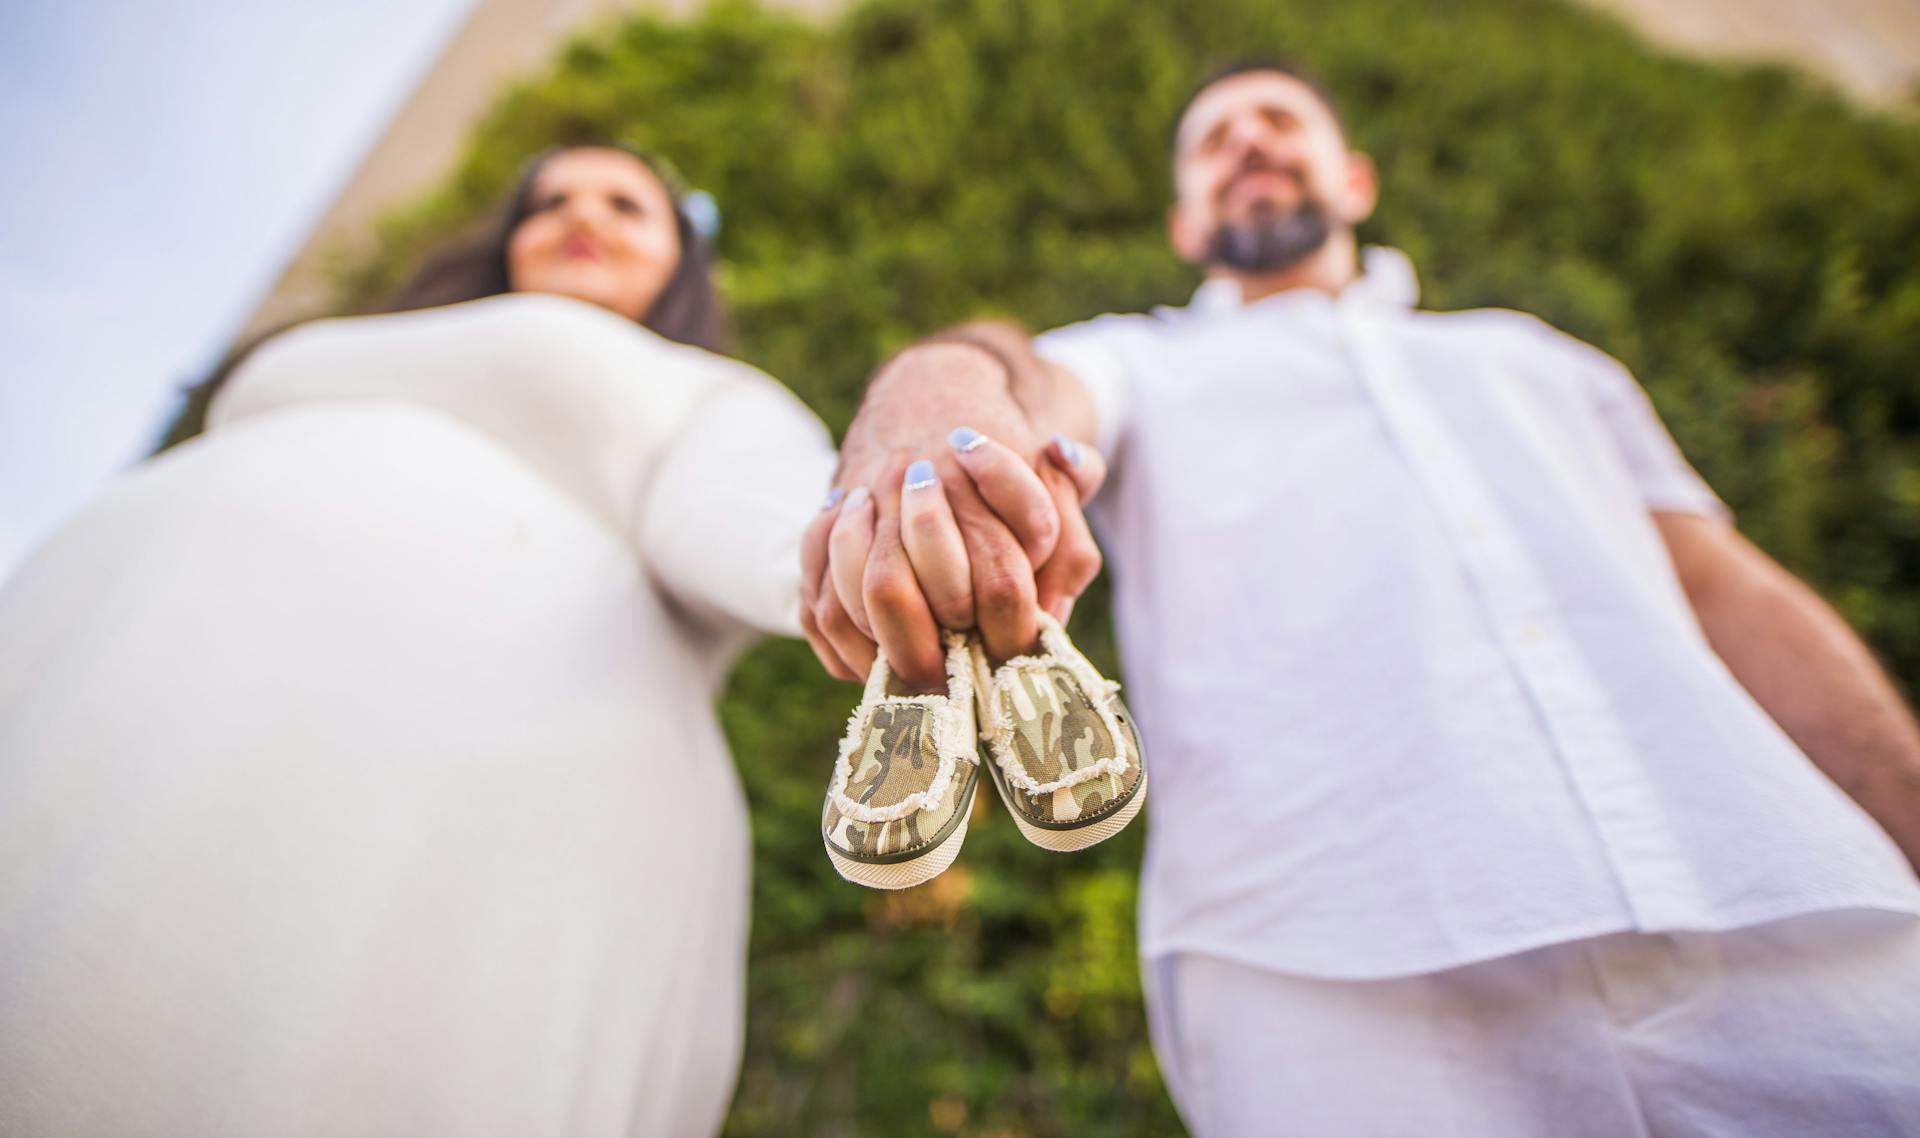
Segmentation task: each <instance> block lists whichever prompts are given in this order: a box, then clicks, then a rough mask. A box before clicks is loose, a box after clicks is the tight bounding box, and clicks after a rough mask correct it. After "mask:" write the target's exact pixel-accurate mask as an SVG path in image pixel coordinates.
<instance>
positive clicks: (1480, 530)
mask: <svg viewBox="0 0 1920 1138" xmlns="http://www.w3.org/2000/svg"><path fill="white" fill-rule="evenodd" d="M1467 532H1468V533H1469V534H1471V535H1473V536H1474V537H1485V536H1487V519H1486V517H1485V516H1484V515H1482V514H1473V515H1470V516H1469V517H1468V518H1467Z"/></svg>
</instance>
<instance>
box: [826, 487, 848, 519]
mask: <svg viewBox="0 0 1920 1138" xmlns="http://www.w3.org/2000/svg"><path fill="white" fill-rule="evenodd" d="M845 493H846V491H845V490H842V489H840V487H838V486H835V487H834V488H833V489H831V490H829V491H827V500H826V501H824V502H822V503H820V512H821V513H823V514H824V513H826V512H827V511H828V510H831V509H833V508H834V507H835V506H837V505H839V504H840V497H841V495H843V494H845Z"/></svg>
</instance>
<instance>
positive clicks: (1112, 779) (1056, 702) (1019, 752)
mask: <svg viewBox="0 0 1920 1138" xmlns="http://www.w3.org/2000/svg"><path fill="white" fill-rule="evenodd" d="M1004 679H1005V682H1004V683H1003V685H1002V691H1001V702H1002V706H1003V707H1006V708H1007V709H1009V710H1011V711H1012V712H1013V757H1014V758H1015V759H1016V760H1018V762H1019V764H1020V766H1021V767H1023V768H1025V770H1026V772H1027V775H1028V777H1030V778H1032V779H1033V781H1035V782H1037V783H1049V782H1055V781H1057V780H1059V779H1061V778H1064V777H1066V774H1067V772H1069V771H1076V770H1080V769H1082V768H1083V767H1088V766H1092V765H1093V764H1094V763H1097V762H1099V761H1100V760H1102V759H1107V758H1112V757H1113V756H1114V754H1115V751H1114V739H1113V735H1112V733H1110V732H1109V731H1108V730H1107V725H1106V723H1104V722H1103V721H1102V720H1101V718H1100V715H1099V713H1098V712H1097V711H1095V710H1094V705H1093V703H1092V702H1091V700H1090V699H1089V698H1088V693H1086V692H1085V691H1083V690H1082V689H1081V687H1080V681H1079V680H1078V679H1076V678H1075V677H1074V674H1073V673H1072V672H1070V671H1068V670H1067V668H1066V667H1064V666H1062V665H1059V664H1054V665H1052V666H1050V667H1048V668H1047V669H1045V670H1044V671H1043V670H1041V669H1039V668H1016V669H1012V670H1010V671H1009V672H1008V673H1007V674H1006V675H1005V676H1004ZM1106 699H1107V700H1108V704H1107V706H1108V707H1109V708H1111V709H1112V711H1113V713H1114V717H1115V718H1116V719H1118V720H1119V721H1120V730H1121V733H1122V735H1124V736H1125V738H1123V739H1122V740H1120V745H1121V746H1124V747H1126V748H1127V752H1126V754H1127V769H1126V770H1125V771H1124V772H1122V773H1120V774H1107V775H1104V776H1102V777H1100V778H1092V779H1088V780H1087V781H1085V782H1082V783H1078V784H1076V785H1074V786H1069V787H1063V788H1061V789H1059V790H1056V791H1053V792H1052V793H1049V794H1043V795H1032V794H1028V793H1027V792H1026V791H1024V790H1021V789H1020V788H1019V787H1016V786H1011V785H1009V786H1008V787H1007V790H1008V791H1010V792H1011V793H1010V794H1009V797H1010V798H1011V799H1012V800H1013V802H1014V805H1015V808H1016V809H1018V810H1019V811H1020V812H1021V813H1023V814H1025V815H1026V816H1027V817H1028V818H1029V819H1030V820H1032V821H1036V822H1077V821H1081V820H1083V819H1092V818H1095V817H1098V816H1099V815H1100V814H1102V813H1103V812H1104V811H1105V810H1106V809H1107V808H1108V807H1110V806H1111V805H1113V804H1114V803H1115V802H1118V801H1120V800H1122V799H1124V798H1126V797H1127V795H1128V794H1129V793H1130V792H1131V791H1132V790H1133V787H1134V784H1136V783H1138V782H1139V781H1140V741H1139V739H1138V738H1137V737H1135V735H1134V733H1133V722H1132V718H1131V717H1130V716H1129V715H1128V714H1127V708H1126V705H1125V704H1123V703H1121V702H1120V697H1119V696H1118V695H1112V696H1106Z"/></svg>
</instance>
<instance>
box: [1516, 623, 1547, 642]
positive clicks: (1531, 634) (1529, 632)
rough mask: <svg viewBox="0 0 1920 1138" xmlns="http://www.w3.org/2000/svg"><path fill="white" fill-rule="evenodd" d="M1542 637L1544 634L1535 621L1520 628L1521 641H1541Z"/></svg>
mask: <svg viewBox="0 0 1920 1138" xmlns="http://www.w3.org/2000/svg"><path fill="white" fill-rule="evenodd" d="M1542 635H1543V634H1542V632H1541V630H1540V626H1539V625H1538V624H1535V623H1534V622H1533V621H1528V622H1527V623H1525V624H1523V625H1521V626H1520V639H1522V640H1525V641H1527V642H1529V643H1531V642H1533V641H1535V640H1538V639H1540V637H1541V636H1542Z"/></svg>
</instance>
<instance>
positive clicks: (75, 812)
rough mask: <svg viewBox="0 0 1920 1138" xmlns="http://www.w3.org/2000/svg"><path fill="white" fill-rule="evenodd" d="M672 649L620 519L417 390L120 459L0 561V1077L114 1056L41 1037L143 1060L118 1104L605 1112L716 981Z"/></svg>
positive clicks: (737, 918)
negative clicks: (131, 467) (152, 1091)
mask: <svg viewBox="0 0 1920 1138" xmlns="http://www.w3.org/2000/svg"><path fill="white" fill-rule="evenodd" d="M704 672H705V668H704V667H703V666H702V662H701V661H700V660H699V658H698V655H697V651H696V650H695V649H694V648H692V647H691V646H690V644H689V642H688V641H687V640H686V639H684V636H683V633H682V632H681V631H680V629H679V627H678V625H677V624H676V622H675V619H674V617H673V616H672V614H671V612H670V610H669V609H668V608H667V607H666V606H664V605H663V604H662V603H661V601H660V599H659V597H658V595H657V593H656V591H655V589H654V588H653V587H652V586H651V584H650V583H649V581H648V578H647V576H646V574H645V572H644V567H643V566H641V565H640V564H638V562H637V561H636V559H635V557H634V554H633V552H632V550H631V547H630V546H628V545H627V544H626V543H625V542H624V541H622V540H621V539H620V537H619V536H618V535H615V534H613V533H612V532H610V531H609V530H608V529H606V528H605V526H604V525H603V524H602V523H600V522H598V521H596V520H594V519H593V518H591V517H590V516H588V515H587V514H585V513H584V512H582V511H581V510H579V509H578V508H577V507H576V506H575V505H573V503H572V501H571V500H570V499H568V498H567V497H565V496H564V495H562V494H560V493H559V492H558V491H556V490H554V489H552V488H551V487H550V486H549V485H548V484H546V483H545V482H543V481H542V480H541V479H540V478H539V477H538V476H537V475H535V474H533V473H532V472H531V470H530V469H529V468H527V467H525V466H523V465H522V464H521V463H520V462H519V461H518V460H517V459H515V458H513V457H512V456H511V455H510V454H508V453H507V452H505V451H503V450H501V449H499V448H497V447H495V446H494V445H493V444H492V443H490V442H489V441H488V440H487V439H485V438H484V437H482V436H479V435H477V434H475V433H473V432H471V431H469V430H468V429H466V428H464V427H462V426H460V425H459V424H458V423H457V422H455V421H453V420H451V419H447V418H444V417H442V416H440V415H438V414H437V413H434V412H430V411H422V410H416V409H410V408H407V407H404V406H400V405H397V404H394V405H380V404H373V403H368V404H360V405H353V406H342V407H315V408H306V409H295V410H289V411H284V412H279V413H275V414H272V415H267V416H262V417H260V418H258V419H255V420H251V421H248V422H244V423H242V424H239V425H236V426H234V427H231V428H228V429H226V430H223V431H219V432H216V433H215V434H213V435H210V436H208V437H207V438H205V439H204V440H202V441H201V442H199V443H197V444H195V445H192V446H190V447H188V448H183V449H182V450H181V451H179V452H176V453H174V454H173V455H170V456H167V457H166V458H164V459H162V460H160V461H158V462H156V463H154V464H152V465H151V466H149V467H147V468H144V469H142V470H140V471H137V472H135V473H134V474H133V475H131V476H130V477H129V478H128V479H127V480H126V481H125V482H123V483H122V484H121V485H120V486H118V487H117V488H116V489H115V490H114V491H113V492H111V493H110V494H109V495H108V496H106V497H105V498H104V499H103V500H102V501H101V502H99V503H98V504H97V505H96V506H95V507H94V508H92V509H90V510H89V511H87V512H86V513H84V514H83V515H81V516H80V517H79V518H77V519H76V520H75V521H74V522H73V523H72V524H70V525H69V526H68V527H66V528H65V529H64V530H63V531H62V532H61V533H60V534H59V535H57V536H56V538H55V539H54V540H53V541H52V542H51V543H49V544H48V545H47V546H46V547H45V548H43V549H42V550H41V551H40V552H39V553H38V554H36V555H35V556H34V557H33V558H31V559H30V560H29V561H28V563H27V564H25V565H23V566H22V567H21V569H20V570H19V571H18V572H17V573H16V574H15V576H14V577H13V578H12V579H11V580H9V581H8V582H7V584H6V586H5V588H4V589H3V590H0V959H4V960H6V962H7V969H6V970H5V971H4V972H0V1024H4V1025H6V1026H0V1069H6V1070H9V1071H11V1072H12V1074H11V1075H9V1076H7V1079H8V1080H9V1081H12V1080H25V1082H22V1083H20V1086H19V1087H15V1088H14V1089H15V1090H18V1089H20V1087H24V1086H29V1085H33V1086H34V1089H35V1092H36V1093H37V1094H39V1095H40V1096H41V1098H40V1099H39V1100H38V1101H42V1102H46V1103H49V1104H51V1106H50V1109H57V1107H58V1105H59V1103H60V1101H61V1099H60V1092H59V1090H58V1088H60V1087H62V1086H69V1087H73V1088H74V1094H75V1095H76V1096H77V1097H76V1098H75V1100H74V1101H75V1104H76V1109H78V1104H79V1103H80V1102H81V1101H82V1100H84V1101H85V1102H87V1103H91V1104H93V1105H92V1106H89V1107H88V1108H87V1109H90V1110H92V1109H98V1104H99V1103H100V1102H102V1101H107V1100H109V1099H110V1098H111V1095H110V1094H109V1093H107V1092H110V1090H111V1088H112V1085H113V1082H114V1080H115V1079H117V1078H120V1077H122V1075H123V1074H125V1072H126V1071H127V1070H129V1069H130V1068H128V1067H127V1065H126V1064H124V1063H123V1064H121V1065H120V1066H121V1071H120V1072H116V1071H114V1070H110V1069H95V1068H94V1067H93V1066H92V1065H90V1064H86V1063H79V1062H75V1061H74V1058H73V1057H74V1056H75V1055H81V1054H98V1055H101V1056H109V1055H117V1056H121V1057H123V1058H125V1059H127V1061H128V1062H129V1063H131V1064H132V1066H133V1068H138V1067H139V1066H140V1065H141V1064H153V1065H157V1068H156V1069H155V1070H154V1071H149V1072H147V1073H144V1074H141V1075H140V1076H139V1081H140V1082H141V1084H142V1085H143V1086H149V1087H154V1086H157V1087H162V1088H169V1089H166V1090H165V1091H164V1092H163V1093H161V1094H160V1097H159V1100H157V1101H147V1102H142V1103H140V1104H139V1109H140V1111H142V1112H143V1113H141V1114H140V1118H141V1119H142V1120H143V1121H142V1122H141V1126H142V1129H141V1131H140V1132H146V1130H147V1129H149V1128H151V1127H153V1126H160V1127H162V1128H164V1127H165V1126H166V1125H168V1124H169V1123H168V1119H169V1118H171V1121H172V1122H173V1123H178V1124H179V1125H181V1126H187V1127H189V1128H191V1127H192V1126H194V1125H197V1124H198V1123H199V1122H200V1121H203V1120H204V1118H203V1116H201V1115H197V1114H196V1113H195V1111H197V1110H201V1109H213V1108H215V1107H216V1106H217V1108H218V1109H219V1110H220V1111H221V1112H223V1113H221V1114H219V1115H218V1117H220V1118H223V1119H227V1120H228V1121H234V1120H238V1119H244V1120H246V1125H247V1126H251V1127H253V1128H254V1129H255V1130H256V1131H257V1132H268V1131H272V1132H279V1133H294V1132H299V1131H301V1130H302V1125H301V1124H300V1122H299V1120H298V1119H297V1118H296V1117H294V1116H292V1115H288V1114H286V1113H285V1112H288V1111H292V1112H295V1113H296V1114H297V1112H298V1111H300V1110H302V1109H308V1108H313V1109H321V1110H335V1109H338V1108H339V1107H340V1106H341V1105H342V1104H341V1103H340V1102H338V1101H337V1100H336V1099H335V1098H334V1095H335V1093H337V1088H339V1087H341V1086H351V1087H353V1088H355V1090H354V1092H353V1093H354V1096H355V1097H356V1098H358V1099H362V1100H364V1101H367V1102H369V1103H371V1104H373V1105H372V1106H371V1107H370V1108H369V1109H374V1110H386V1109H389V1108H390V1109H391V1110H392V1111H393V1112H395V1113H393V1114H391V1116H386V1115H382V1116H381V1117H380V1118H374V1117H369V1118H367V1119H365V1120H364V1121H366V1122H367V1123H368V1124H369V1125H374V1124H375V1123H377V1122H380V1121H381V1120H382V1119H385V1120H386V1121H391V1122H394V1123H396V1124H397V1125H401V1126H402V1127H403V1128H404V1126H409V1125H411V1126H429V1127H430V1128H436V1129H438V1132H447V1133H452V1132H462V1133H466V1132H476V1133H477V1132H487V1133H494V1132H498V1133H547V1132H552V1130H553V1128H554V1127H555V1126H557V1125H558V1123H557V1121H556V1120H558V1119H562V1118H566V1117H568V1116H569V1113H570V1112H571V1114H572V1116H573V1117H574V1119H575V1121H576V1122H577V1121H578V1120H579V1113H580V1111H582V1110H583V1109H584V1110H587V1111H589V1112H591V1111H592V1110H594V1109H595V1108H594V1107H593V1106H592V1105H591V1104H594V1103H603V1104H604V1105H605V1109H606V1110H608V1111H609V1112H610V1116H618V1115H619V1112H620V1111H622V1110H626V1111H630V1110H631V1109H632V1089H633V1088H632V1080H633V1078H634V1077H635V1074H634V1073H635V1072H636V1071H638V1070H644V1069H646V1068H647V1065H648V1064H659V1063H667V1062H669V1061H670V1056H668V1055H665V1054H654V1053H652V1047H653V1044H651V1043H650V1042H649V1041H650V1040H653V1039H655V1038H656V1037H657V1036H658V1035H659V1034H661V1033H663V1032H664V1033H666V1034H667V1035H669V1036H671V1035H673V1034H674V1033H675V1032H676V1029H677V1028H678V1027H679V1026H680V1020H681V1019H682V1018H684V1017H682V1016H679V1015H676V1014H674V1013H673V1011H672V1009H673V1008H675V1007H685V1008H687V1009H688V1010H687V1011H686V1013H685V1015H686V1017H692V1016H694V1015H695V1014H696V1013H695V1011H694V1010H692V1009H694V1008H698V1007H699V1006H700V1005H701V1004H702V1003H703V1002H704V1003H705V1004H706V1005H707V1006H706V1009H705V1010H704V1011H700V1012H699V1013H698V1014H699V1015H700V1016H703V1017H706V1018H709V1019H711V1018H712V1017H713V1013H714V1011H715V1010H716V1009H717V1010H718V1011H719V1013H720V1014H719V1017H718V1018H719V1020H720V1021H721V1022H722V1024H723V1025H724V1024H725V1023H727V1022H730V1021H729V1020H728V1017H727V1014H726V1009H727V1008H728V1006H729V1005H730V1004H731V1005H736V1006H737V1001H738V995H737V987H738V983H739V977H738V973H739V965H740V958H741V954H742V953H743V951H744V935H745V904H746V892H745V890H746V872H747V868H746V867H747V849H746V841H747V839H746V829H745V819H744V804H743V802H742V800H741V797H740V794H739V790H738V787H737V783H736V781H735V778H734V775H733V772H732V769H731V766H730V764H729V763H728V761H727V756H726V754H725V751H724V748H723V746H722V743H721V740H720V736H719V734H718V730H717V727H716V725H715V723H714V720H713V717H712V714H711V712H710V709H709V707H708V696H707V694H706V689H705V683H704ZM676 1001H677V1002H676ZM734 1018H735V1019H737V1016H736V1017H734ZM642 1024H654V1025H656V1027H657V1030H653V1031H648V1030H639V1028H638V1026H637V1025H642ZM709 1034H711V1032H709ZM721 1034H722V1036H723V1038H721V1039H720V1041H719V1042H718V1043H717V1044H715V1045H714V1050H715V1051H716V1053H724V1054H725V1055H726V1056H728V1058H727V1060H726V1062H725V1063H722V1064H721V1066H726V1067H727V1069H726V1076H727V1078H728V1079H729V1080H730V1077H731V1068H730V1066H727V1064H728V1063H730V1062H731V1058H730V1056H731V1050H730V1049H731V1048H732V1047H734V1046H737V1040H734V1041H731V1042H730V1040H733V1037H731V1036H728V1035H726V1032H725V1031H724V1030H722V1033H721ZM690 1042H692V1041H690V1040H687V1039H685V1038H684V1037H682V1038H678V1039H674V1040H673V1043H672V1046H673V1047H674V1048H676V1049H678V1050H684V1049H685V1048H686V1046H687V1044H688V1043H690ZM696 1051H697V1049H696ZM676 1053H677V1052H676ZM709 1066H712V1064H711V1063H709ZM156 1076H157V1077H156ZM126 1077H129V1078H131V1077H133V1076H132V1075H126ZM102 1080H105V1082H102ZM694 1081H695V1082H697V1081H698V1080H697V1079H696V1080H694ZM89 1082H91V1084H92V1086H91V1089H87V1087H86V1085H85V1084H88V1083H89ZM442 1084H444V1085H442ZM49 1088H53V1089H52V1090H49ZM322 1088H327V1090H325V1091H323V1090H322ZM475 1088H490V1089H483V1090H481V1091H480V1092H478V1093H476V1091H475ZM308 1091H312V1092H314V1093H315V1094H317V1095H318V1097H317V1098H314V1099H312V1100H311V1101H309V1099H308V1097H307V1092H308ZM208 1096H211V1098H209V1097H208ZM502 1096H504V1098H503V1097H502ZM7 1097H9V1098H17V1097H18V1096H14V1095H12V1094H9V1095H8V1096H7ZM423 1103H425V1104H431V1105H430V1106H428V1107H423V1106H422V1104H423ZM303 1104H304V1105H303ZM381 1104H385V1105H384V1106H383V1105H381ZM583 1104H587V1105H583ZM133 1105H134V1104H133V1103H132V1102H129V1107H130V1108H131V1107H132V1106H133ZM422 1109H425V1110H426V1111H427V1114H426V1115H422V1114H421V1113H420V1112H421V1110H422ZM73 1117H80V1116H78V1115H76V1116H73ZM204 1117H213V1116H212V1115H207V1116H204ZM461 1119H469V1120H471V1121H473V1122H474V1123H476V1124H477V1126H478V1129H476V1130H471V1131H469V1130H466V1129H464V1128H463V1127H462V1126H461V1125H460V1120H461ZM333 1120H334V1121H335V1122H338V1121H339V1116H334V1117H333ZM443 1123H444V1124H445V1125H444V1126H442V1125H441V1124H443ZM375 1128H376V1129H377V1128H378V1127H377V1126H375ZM125 1132H126V1133H133V1132H134V1131H131V1130H130V1131H125ZM179 1132H186V1131H185V1130H181V1131H179Z"/></svg>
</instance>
